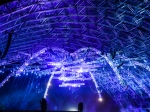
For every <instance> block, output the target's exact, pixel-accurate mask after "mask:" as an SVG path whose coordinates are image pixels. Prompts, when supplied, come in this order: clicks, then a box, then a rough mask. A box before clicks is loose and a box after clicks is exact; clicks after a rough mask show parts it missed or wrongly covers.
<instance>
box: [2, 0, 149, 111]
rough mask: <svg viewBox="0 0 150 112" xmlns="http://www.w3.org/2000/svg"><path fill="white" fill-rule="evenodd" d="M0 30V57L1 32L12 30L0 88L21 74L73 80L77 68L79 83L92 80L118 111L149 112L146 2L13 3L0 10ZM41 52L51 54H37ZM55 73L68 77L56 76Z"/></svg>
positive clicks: (40, 0)
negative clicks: (127, 107)
mask: <svg viewBox="0 0 150 112" xmlns="http://www.w3.org/2000/svg"><path fill="white" fill-rule="evenodd" d="M0 29H1V31H0V38H1V39H0V50H1V51H2V52H3V51H4V49H5V43H6V38H7V34H6V31H11V30H14V35H13V40H12V43H11V46H10V49H9V51H8V53H7V55H6V57H5V58H4V59H3V60H0V65H1V66H5V68H3V70H8V69H9V70H10V71H12V72H13V73H12V74H10V75H9V76H8V77H7V78H6V80H4V81H3V82H2V83H1V86H2V85H3V84H4V83H5V81H7V79H9V78H10V77H11V76H13V75H14V74H15V73H16V74H18V75H19V74H20V73H21V74H23V73H24V74H26V73H27V72H32V73H35V74H43V75H44V74H51V73H53V74H58V75H57V76H55V75H54V77H53V79H59V80H63V78H64V79H66V80H69V79H70V80H74V78H73V76H75V77H77V76H76V72H77V71H76V70H78V68H79V66H81V65H80V63H82V64H85V65H84V67H85V68H82V69H79V71H82V72H83V73H85V74H84V75H83V74H82V76H84V77H80V76H79V77H78V79H79V80H80V79H85V80H93V81H94V82H96V83H97V84H95V86H96V87H97V88H98V89H97V90H98V91H100V90H99V89H100V88H102V89H103V90H105V91H107V92H108V93H109V94H110V96H112V98H113V99H114V100H115V101H116V102H117V103H118V104H119V105H120V106H122V107H124V106H125V105H127V104H128V103H131V104H132V105H138V107H141V108H145V109H146V108H150V104H149V98H150V86H149V85H150V77H149V71H150V67H149V66H150V63H149V61H150V59H149V56H150V51H149V48H150V45H149V43H150V2H149V1H148V0H143V1H139V0H134V1H133V0H132V1H131V0H27V1H25V0H16V1H13V2H11V3H8V4H6V5H2V6H0ZM43 48H52V49H49V51H46V52H44V53H42V54H38V53H39V52H41V49H43ZM61 48H62V49H61ZM36 54H37V55H36ZM34 56H35V57H34ZM32 58H33V59H32ZM46 60H53V61H46ZM24 62H25V63H24ZM36 62H37V63H38V64H36ZM47 62H49V63H47ZM56 62H59V63H60V62H63V65H65V67H63V66H60V65H59V63H57V64H58V65H57V64H56ZM23 63H24V64H23ZM67 64H70V65H67ZM71 64H72V65H71ZM8 65H11V66H12V68H7V66H8ZM47 65H49V66H51V68H50V69H48V68H47ZM93 65H94V67H93ZM55 67H56V68H55ZM92 67H93V68H92ZM60 68H61V69H60ZM87 68H90V69H87ZM58 69H60V70H58ZM63 69H64V70H63ZM70 69H71V70H75V71H69V70H70ZM18 70H19V71H18ZM61 70H62V71H64V72H63V73H65V71H67V73H69V74H72V75H71V76H66V75H65V74H62V75H64V76H61V75H60V74H61V73H62V71H61ZM84 70H88V71H84ZM74 72H75V73H74ZM73 74H74V75H73ZM77 74H80V73H78V72H77ZM91 74H92V75H91ZM49 81H51V79H50V80H49ZM81 85H82V84H81ZM108 85H109V86H108ZM127 101H129V102H127ZM133 102H134V103H133Z"/></svg>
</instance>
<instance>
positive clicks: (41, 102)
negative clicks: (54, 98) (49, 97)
mask: <svg viewBox="0 0 150 112" xmlns="http://www.w3.org/2000/svg"><path fill="white" fill-rule="evenodd" d="M40 104H41V109H42V111H43V112H46V110H47V102H46V99H45V98H42V100H41V101H40Z"/></svg>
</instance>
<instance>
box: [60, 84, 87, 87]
mask: <svg viewBox="0 0 150 112" xmlns="http://www.w3.org/2000/svg"><path fill="white" fill-rule="evenodd" d="M83 85H85V84H84V83H62V84H61V85H59V87H81V86H83Z"/></svg>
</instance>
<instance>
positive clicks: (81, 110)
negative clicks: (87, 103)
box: [78, 102, 83, 112]
mask: <svg viewBox="0 0 150 112" xmlns="http://www.w3.org/2000/svg"><path fill="white" fill-rule="evenodd" d="M78 112H83V103H82V102H80V103H79V104H78Z"/></svg>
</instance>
